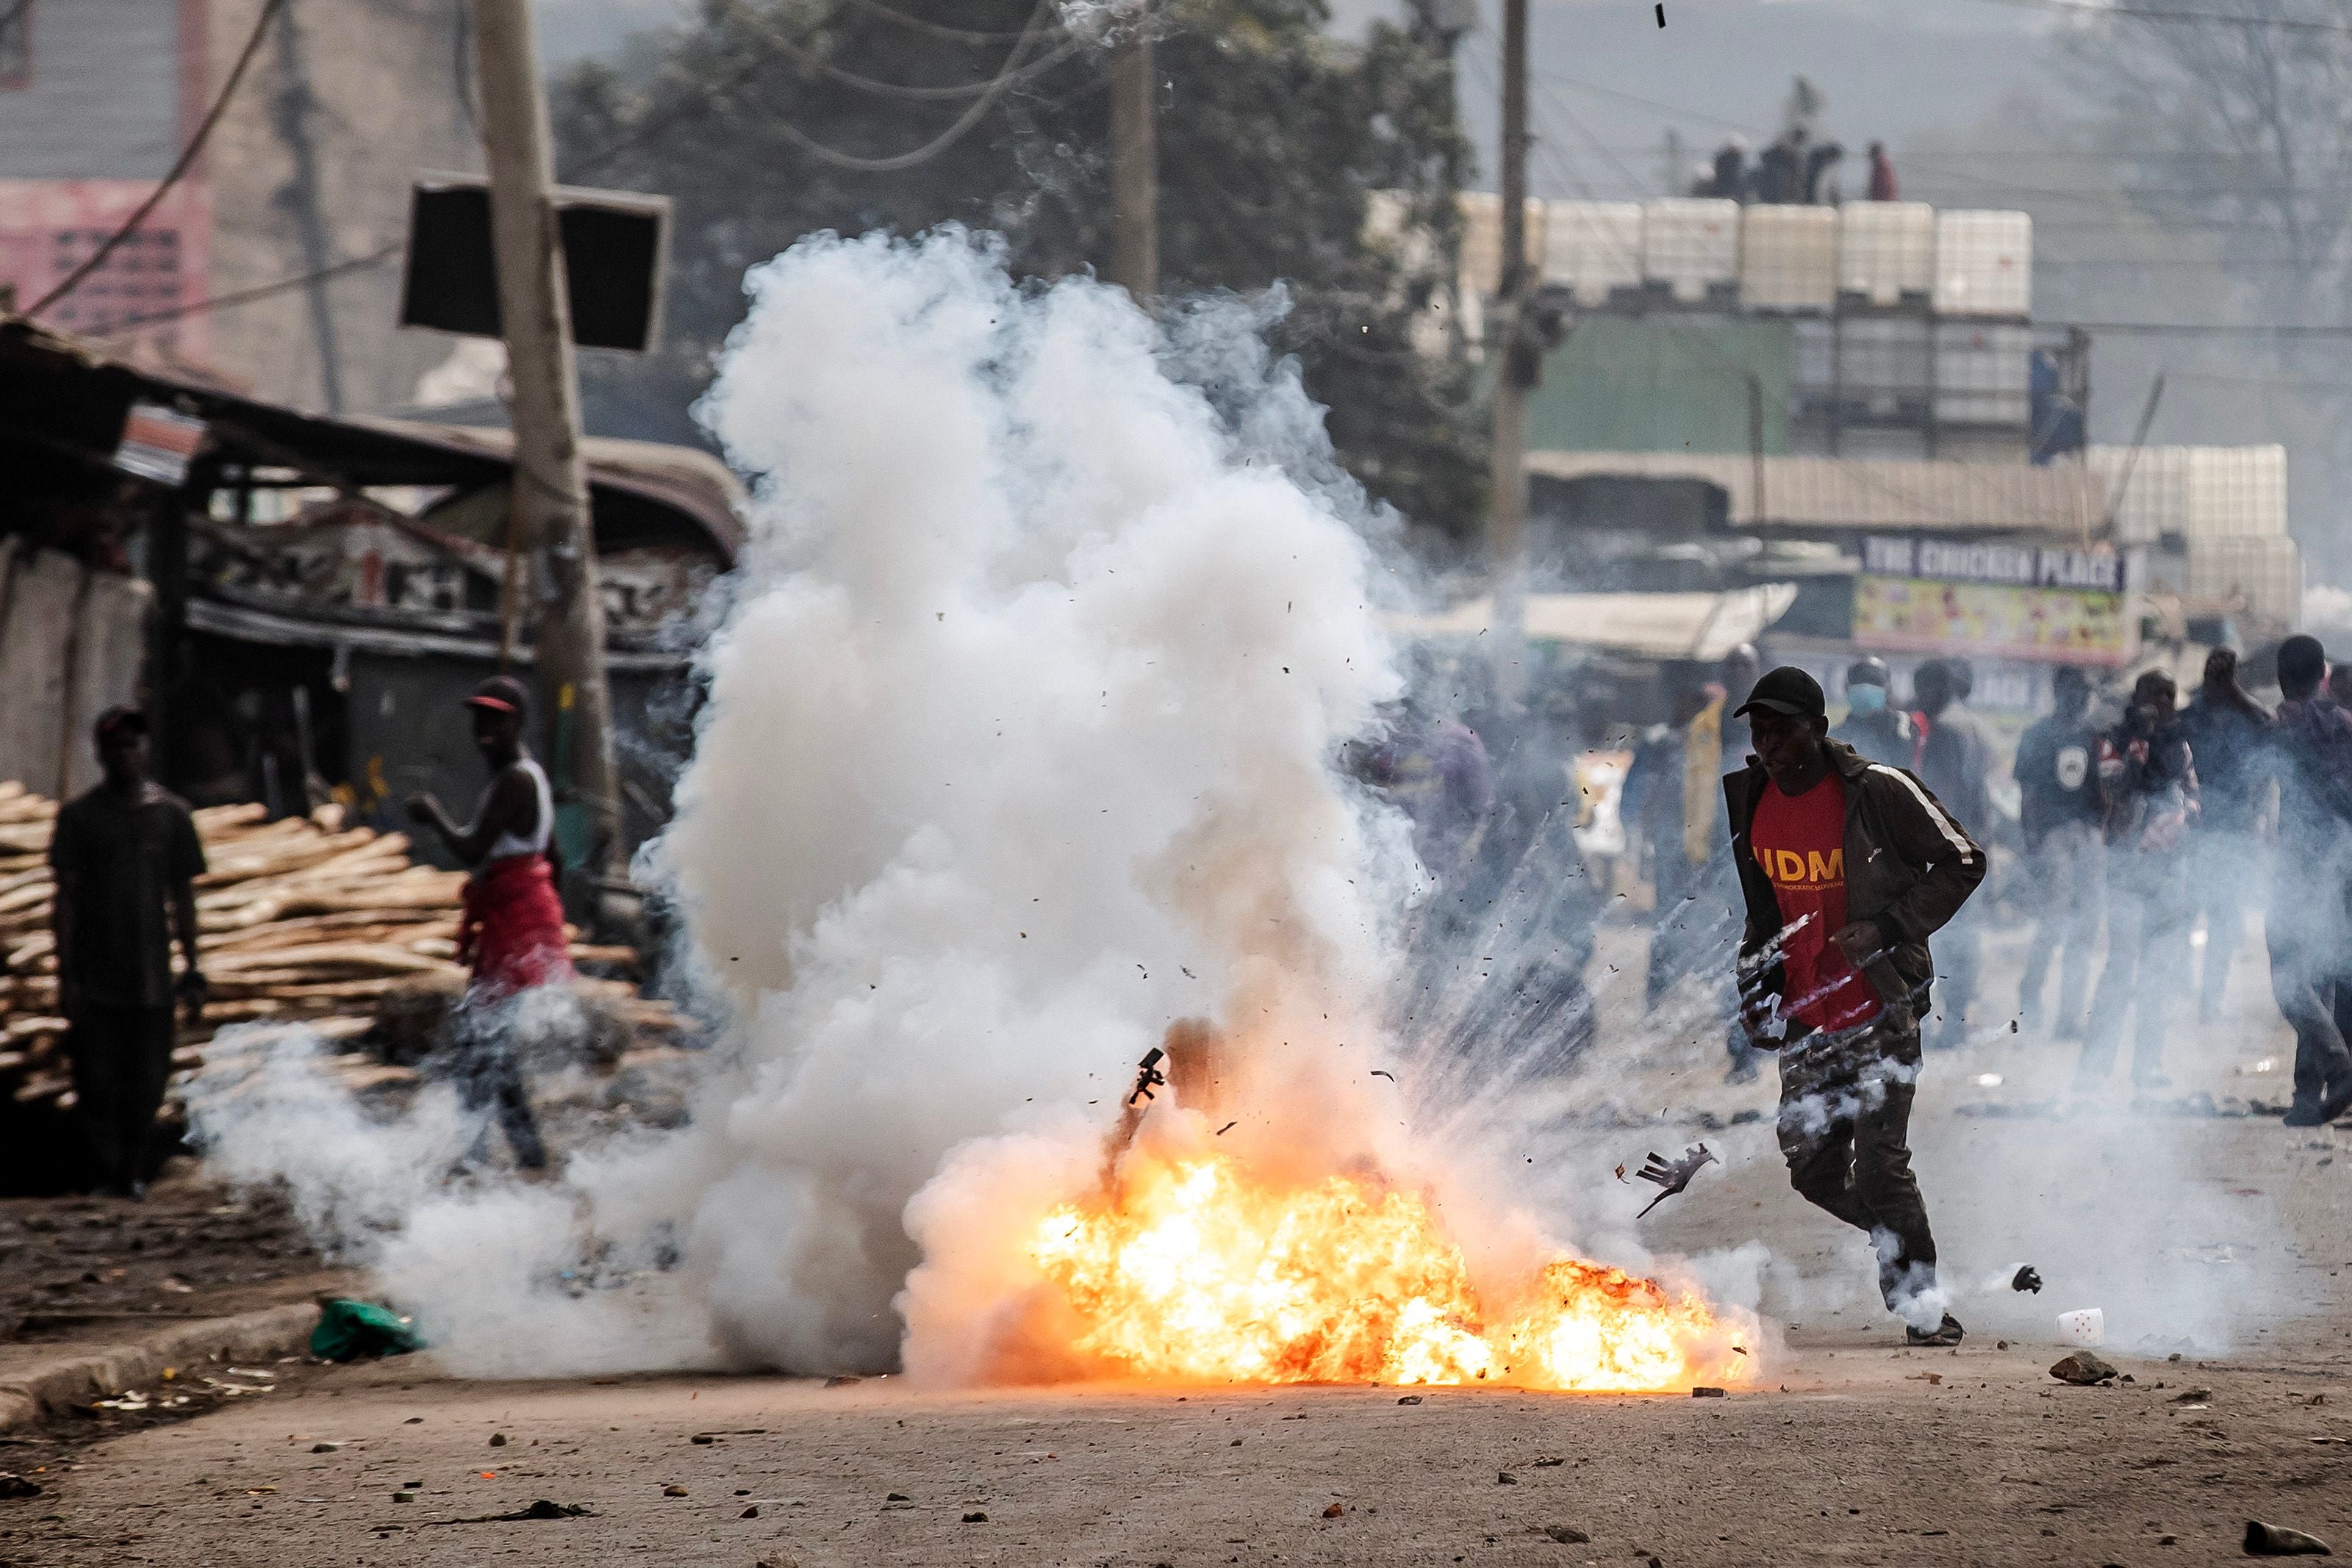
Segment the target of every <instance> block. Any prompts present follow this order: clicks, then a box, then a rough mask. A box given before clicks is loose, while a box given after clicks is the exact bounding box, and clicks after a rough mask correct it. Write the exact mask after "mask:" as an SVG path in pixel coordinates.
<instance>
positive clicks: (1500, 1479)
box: [1495, 1470, 1519, 1487]
mask: <svg viewBox="0 0 2352 1568" xmlns="http://www.w3.org/2000/svg"><path fill="white" fill-rule="evenodd" d="M1495 1484H1496V1486H1498V1487H1515V1486H1517V1485H1518V1484H1519V1478H1518V1477H1517V1476H1515V1475H1513V1474H1512V1473H1511V1472H1510V1471H1508V1470H1496V1472H1495Z"/></svg>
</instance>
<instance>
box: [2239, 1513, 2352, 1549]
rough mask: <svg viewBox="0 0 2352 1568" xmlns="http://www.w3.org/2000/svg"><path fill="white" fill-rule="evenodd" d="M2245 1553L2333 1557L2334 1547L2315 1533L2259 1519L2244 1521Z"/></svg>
mask: <svg viewBox="0 0 2352 1568" xmlns="http://www.w3.org/2000/svg"><path fill="white" fill-rule="evenodd" d="M2245 1545H2246V1555H2247V1556H2249V1557H2333V1556H2335V1555H2336V1552H2335V1550H2334V1548H2332V1547H2330V1546H2329V1545H2328V1544H2327V1542H2325V1541H2322V1540H2321V1539H2319V1537H2317V1536H2316V1535H2312V1534H2309V1533H2307V1532H2305V1531H2300V1530H2289V1529H2288V1528H2287V1527H2286V1526H2284V1525H2283V1524H2265V1523H2263V1521H2261V1520H2259V1519H2250V1520H2248V1521H2246V1542H2245Z"/></svg>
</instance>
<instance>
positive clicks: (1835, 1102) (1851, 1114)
mask: <svg viewBox="0 0 2352 1568" xmlns="http://www.w3.org/2000/svg"><path fill="white" fill-rule="evenodd" d="M1918 1077H1919V1026H1918V1025H1917V1023H1916V1022H1908V1023H1905V1024H1903V1025H1901V1026H1900V1027H1897V1025H1896V1023H1895V1020H1894V1019H1890V1018H1889V1017H1888V1016H1887V1015H1885V1014H1882V1015H1881V1016H1880V1017H1879V1018H1877V1019H1873V1020H1872V1021H1870V1022H1869V1023H1866V1024H1864V1025H1863V1026H1862V1027H1861V1028H1859V1029H1853V1030H1844V1031H1843V1032H1841V1033H1837V1034H1823V1033H1820V1032H1815V1033H1812V1034H1809V1035H1806V1036H1804V1037H1803V1038H1801V1039H1800V1040H1796V1041H1794V1042H1793V1043H1791V1044H1790V1045H1788V1046H1786V1047H1784V1048H1783V1049H1782V1050H1781V1051H1780V1122H1779V1128H1778V1130H1779V1133H1780V1153H1781V1155H1783V1156H1784V1157H1785V1158H1786V1159H1787V1160H1788V1162H1789V1182H1790V1186H1794V1187H1795V1188H1796V1189H1797V1193H1798V1196H1800V1197H1803V1198H1804V1199H1805V1200H1806V1201H1807V1202H1808V1203H1811V1204H1812V1205H1813V1206H1814V1207H1818V1208H1821V1209H1823V1210H1825V1211H1826V1212H1828V1213H1830V1214H1832V1215H1835V1216H1836V1217H1837V1218H1840V1219H1843V1220H1844V1221H1845V1222H1846V1223H1847V1224H1848V1225H1851V1226H1853V1228H1855V1229H1857V1230H1860V1231H1863V1232H1864V1233H1865V1234H1867V1235H1868V1236H1869V1237H1870V1239H1871V1244H1872V1246H1873V1247H1874V1248H1875V1249H1876V1250H1877V1253H1878V1290H1879V1294H1880V1295H1881V1296H1883V1297H1885V1301H1886V1304H1887V1306H1888V1307H1889V1308H1890V1309H1892V1310H1894V1311H1895V1312H1898V1313H1899V1312H1902V1310H1903V1304H1904V1303H1905V1302H1907V1301H1909V1300H1910V1299H1911V1298H1912V1297H1914V1296H1916V1295H1917V1294H1918V1293H1919V1292H1921V1291H1926V1290H1928V1289H1931V1288H1932V1287H1933V1286H1934V1285H1935V1282H1936V1238H1935V1236H1934V1234H1933V1233H1932V1232H1930V1231H1929V1230H1928V1228H1927V1204H1926V1203H1925V1202H1924V1201H1922V1199H1921V1198H1920V1197H1919V1180H1918V1178H1917V1177H1916V1176H1913V1175H1912V1174H1911V1148H1910V1144H1909V1138H1910V1132H1911V1100H1912V1096H1913V1094H1914V1092H1916V1086H1917V1082H1918Z"/></svg>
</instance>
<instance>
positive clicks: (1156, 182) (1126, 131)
mask: <svg viewBox="0 0 2352 1568" xmlns="http://www.w3.org/2000/svg"><path fill="white" fill-rule="evenodd" d="M1150 26H1151V16H1150V6H1149V5H1137V6H1135V7H1134V8H1133V10H1132V11H1131V13H1130V14H1129V16H1128V17H1127V18H1126V19H1125V29H1126V30H1125V31H1124V33H1123V35H1122V36H1121V37H1119V38H1118V41H1117V42H1115V43H1113V44H1112V45H1111V52H1110V228H1111V235H1110V280H1111V281H1112V282H1113V283H1116V284H1118V285H1120V286H1122V287H1125V288H1126V290H1127V291H1128V293H1129V294H1130V295H1132V296H1133V297H1134V298H1135V302H1136V303H1137V304H1139V305H1146V304H1148V303H1149V302H1150V300H1151V299H1152V298H1155V297H1157V296H1158V294H1159V293H1160V149H1159V133H1158V131H1157V130H1156V129H1155V127H1154V125H1153V123H1152V98H1153V92H1154V89H1155V88H1156V87H1157V86H1158V84H1157V82H1155V81H1154V79H1153V77H1154V72H1153V70H1152V68H1151V34H1150Z"/></svg>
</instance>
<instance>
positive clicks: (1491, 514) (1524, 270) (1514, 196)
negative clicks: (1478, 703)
mask: <svg viewBox="0 0 2352 1568" xmlns="http://www.w3.org/2000/svg"><path fill="white" fill-rule="evenodd" d="M1502 176H1503V179H1502V183H1503V193H1502V195H1503V276H1502V289H1501V293H1500V295H1499V297H1498V298H1496V301H1495V313H1494V323H1493V326H1492V327H1491V328H1490V329H1488V332H1487V338H1486V361H1487V363H1488V364H1490V365H1491V366H1493V367H1494V373H1495V391H1494V398H1495V442H1494V473H1493V476H1492V485H1491V488H1492V490H1493V497H1492V499H1491V500H1490V501H1489V503H1488V505H1487V512H1486V560H1487V566H1488V569H1489V570H1491V571H1492V572H1493V574H1494V576H1493V581H1494V605H1495V621H1494V625H1493V628H1492V630H1493V632H1494V634H1495V644H1494V645H1495V655H1494V657H1495V678H1496V686H1497V691H1498V695H1500V696H1501V697H1502V698H1503V702H1504V706H1506V707H1514V708H1515V707H1517V706H1518V701H1519V695H1520V694H1521V693H1522V692H1523V691H1524V690H1525V689H1526V685H1527V673H1526V650H1527V571H1526V561H1525V559H1523V558H1524V555H1525V551H1526V538H1525V536H1526V531H1527V519H1528V463H1527V458H1528V388H1527V382H1528V379H1529V378H1528V376H1527V375H1526V374H1525V373H1524V369H1525V367H1524V366H1523V365H1522V362H1521V361H1523V359H1524V358H1525V357H1526V356H1525V353H1524V352H1523V350H1522V348H1521V343H1520V337H1521V334H1522V333H1523V332H1524V330H1525V329H1526V326H1525V321H1524V316H1525V313H1526V307H1527V299H1528V293H1529V289H1528V0H1503V146H1502Z"/></svg>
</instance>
